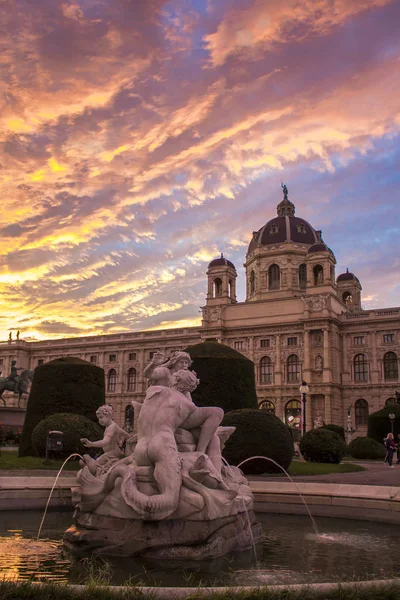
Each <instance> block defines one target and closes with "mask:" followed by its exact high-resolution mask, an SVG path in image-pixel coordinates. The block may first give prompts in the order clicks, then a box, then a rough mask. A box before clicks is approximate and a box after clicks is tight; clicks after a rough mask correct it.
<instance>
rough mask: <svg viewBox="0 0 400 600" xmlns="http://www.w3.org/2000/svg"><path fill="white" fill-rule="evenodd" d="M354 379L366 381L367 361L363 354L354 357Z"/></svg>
mask: <svg viewBox="0 0 400 600" xmlns="http://www.w3.org/2000/svg"><path fill="white" fill-rule="evenodd" d="M354 381H368V361H367V357H366V356H365V354H357V355H356V356H355V357H354Z"/></svg>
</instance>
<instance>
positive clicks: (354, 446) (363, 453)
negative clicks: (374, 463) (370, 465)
mask: <svg viewBox="0 0 400 600" xmlns="http://www.w3.org/2000/svg"><path fill="white" fill-rule="evenodd" d="M347 451H348V453H349V454H350V456H352V457H353V458H370V459H375V458H376V459H378V458H384V457H385V454H386V450H385V447H384V446H383V443H382V442H381V443H379V442H377V441H376V440H374V439H372V438H370V437H357V438H355V439H354V440H352V441H351V442H350V444H349V445H348V446H347Z"/></svg>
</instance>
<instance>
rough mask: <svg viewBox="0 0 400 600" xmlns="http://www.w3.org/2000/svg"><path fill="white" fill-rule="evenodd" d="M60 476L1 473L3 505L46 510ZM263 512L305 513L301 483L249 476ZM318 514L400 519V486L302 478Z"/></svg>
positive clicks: (65, 498) (68, 501) (67, 497)
mask: <svg viewBox="0 0 400 600" xmlns="http://www.w3.org/2000/svg"><path fill="white" fill-rule="evenodd" d="M53 483H54V478H53V477H50V476H47V477H32V476H30V477H0V510H9V509H10V508H11V507H12V508H13V510H26V509H29V510H32V509H44V507H45V506H46V502H47V499H48V497H49V493H50V490H51V488H52V485H53ZM75 485H76V484H75V476H72V477H71V476H62V477H60V479H59V481H58V483H57V486H56V488H55V490H54V492H53V496H52V499H51V502H50V506H51V507H52V508H55V507H70V508H72V490H73V489H74V488H75ZM249 485H250V489H251V491H252V492H253V494H254V510H255V512H257V513H264V512H273V513H286V514H304V513H305V510H304V505H303V503H302V501H301V498H300V497H299V495H298V493H297V490H296V488H295V486H294V485H293V484H292V483H290V482H286V481H268V480H266V481H251V480H250V481H249ZM297 486H298V488H299V490H300V491H301V493H302V494H303V496H304V497H305V499H306V501H307V504H308V505H309V506H310V509H311V512H312V514H313V515H316V516H335V517H341V518H349V519H365V520H376V521H380V522H388V523H400V487H395V486H390V487H389V486H376V485H362V486H361V485H349V484H337V483H314V482H313V483H309V482H307V483H304V482H303V483H301V482H299V483H297Z"/></svg>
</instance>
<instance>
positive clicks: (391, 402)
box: [385, 398, 397, 406]
mask: <svg viewBox="0 0 400 600" xmlns="http://www.w3.org/2000/svg"><path fill="white" fill-rule="evenodd" d="M396 404H397V400H396V398H388V399H387V400H386V402H385V406H396Z"/></svg>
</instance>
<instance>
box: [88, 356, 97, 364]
mask: <svg viewBox="0 0 400 600" xmlns="http://www.w3.org/2000/svg"><path fill="white" fill-rule="evenodd" d="M90 362H91V363H93V364H97V356H96V355H93V356H91V357H90Z"/></svg>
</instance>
